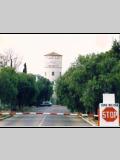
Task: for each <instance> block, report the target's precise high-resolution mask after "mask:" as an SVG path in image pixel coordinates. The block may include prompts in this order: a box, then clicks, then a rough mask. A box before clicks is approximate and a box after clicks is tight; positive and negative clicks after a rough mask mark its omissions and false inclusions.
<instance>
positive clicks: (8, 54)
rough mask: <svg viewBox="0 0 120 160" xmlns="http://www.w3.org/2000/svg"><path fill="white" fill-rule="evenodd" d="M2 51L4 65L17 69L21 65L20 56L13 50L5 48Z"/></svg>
mask: <svg viewBox="0 0 120 160" xmlns="http://www.w3.org/2000/svg"><path fill="white" fill-rule="evenodd" d="M4 53H5V55H4V61H5V62H6V63H5V64H6V65H5V66H4V67H6V66H10V67H11V68H14V69H15V70H17V69H18V68H19V67H20V65H21V62H22V60H21V58H20V57H18V56H17V54H16V53H15V52H14V50H13V49H11V48H10V49H7V50H6V51H5V52H4Z"/></svg>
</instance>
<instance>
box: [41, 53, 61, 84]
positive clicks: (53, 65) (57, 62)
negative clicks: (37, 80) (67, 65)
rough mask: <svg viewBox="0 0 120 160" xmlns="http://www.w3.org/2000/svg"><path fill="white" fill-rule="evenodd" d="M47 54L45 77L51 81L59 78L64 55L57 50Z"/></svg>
mask: <svg viewBox="0 0 120 160" xmlns="http://www.w3.org/2000/svg"><path fill="white" fill-rule="evenodd" d="M44 56H45V73H44V77H45V78H47V79H49V80H50V81H51V82H54V81H55V80H57V79H58V78H59V77H60V76H61V74H62V55H60V54H57V53H55V52H52V53H49V54H46V55H44Z"/></svg>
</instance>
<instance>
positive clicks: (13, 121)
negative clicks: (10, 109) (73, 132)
mask: <svg viewBox="0 0 120 160" xmlns="http://www.w3.org/2000/svg"><path fill="white" fill-rule="evenodd" d="M34 111H35V112H55V113H65V112H69V110H68V109H67V108H66V107H64V106H55V105H54V106H51V107H38V108H35V109H34ZM80 126H81V127H82V126H83V127H86V126H91V125H90V124H88V123H87V122H85V121H84V120H83V119H81V118H80V117H78V116H71V115H69V116H68V115H15V116H13V117H10V118H7V119H5V120H2V121H0V127H80Z"/></svg>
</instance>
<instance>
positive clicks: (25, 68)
mask: <svg viewBox="0 0 120 160" xmlns="http://www.w3.org/2000/svg"><path fill="white" fill-rule="evenodd" d="M23 73H26V74H27V65H26V63H24V69H23Z"/></svg>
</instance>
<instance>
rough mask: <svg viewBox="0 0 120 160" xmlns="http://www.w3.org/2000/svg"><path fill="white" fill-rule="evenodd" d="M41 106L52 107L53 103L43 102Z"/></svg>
mask: <svg viewBox="0 0 120 160" xmlns="http://www.w3.org/2000/svg"><path fill="white" fill-rule="evenodd" d="M40 106H52V103H51V102H50V101H43V102H42V103H41V104H40Z"/></svg>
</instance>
